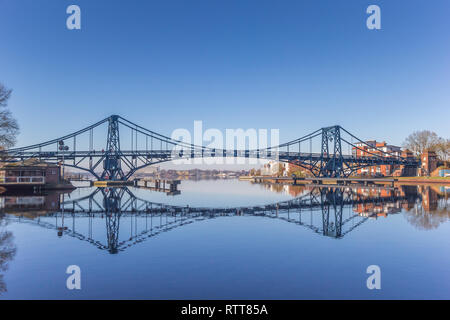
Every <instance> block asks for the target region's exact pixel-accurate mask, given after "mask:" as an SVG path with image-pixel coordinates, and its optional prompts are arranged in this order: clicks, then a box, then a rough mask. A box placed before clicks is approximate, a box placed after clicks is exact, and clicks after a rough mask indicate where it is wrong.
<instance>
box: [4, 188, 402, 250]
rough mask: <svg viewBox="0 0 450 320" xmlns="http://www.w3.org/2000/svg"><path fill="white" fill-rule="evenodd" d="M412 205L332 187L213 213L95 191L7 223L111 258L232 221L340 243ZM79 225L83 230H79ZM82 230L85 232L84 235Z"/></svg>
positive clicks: (128, 194)
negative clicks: (270, 224) (277, 224)
mask: <svg viewBox="0 0 450 320" xmlns="http://www.w3.org/2000/svg"><path fill="white" fill-rule="evenodd" d="M410 200H411V199H408V198H407V197H406V196H402V195H399V194H396V193H394V192H392V193H391V194H390V195H389V196H384V197H379V196H377V197H370V196H364V195H361V194H358V193H357V192H355V191H354V189H351V188H341V187H339V188H331V187H330V188H313V189H312V190H309V191H308V192H306V193H304V194H303V195H301V196H299V197H297V198H295V199H292V200H288V201H283V202H278V203H274V204H268V205H261V206H246V207H233V208H212V207H189V206H174V205H168V204H162V203H155V202H151V201H147V200H144V199H141V198H139V197H137V196H135V195H134V193H133V192H132V191H131V190H130V189H128V188H98V189H96V190H94V191H93V192H92V193H90V194H89V195H87V196H85V197H81V198H79V199H75V200H69V201H64V202H62V203H61V206H60V208H59V210H58V211H57V212H54V213H50V214H47V215H45V216H39V217H37V218H34V219H32V218H27V217H22V216H16V215H8V216H7V219H8V220H9V221H13V222H19V223H27V224H32V225H36V226H39V227H43V228H47V229H51V230H56V231H57V232H58V233H59V235H60V236H62V235H63V234H64V235H67V236H70V237H74V238H77V239H79V240H82V241H86V242H88V243H90V244H92V245H94V246H95V247H97V248H98V249H100V250H106V251H108V252H110V253H112V254H114V253H118V252H121V251H124V250H126V249H127V248H129V247H131V246H134V245H137V244H139V243H141V242H143V241H145V240H147V239H149V238H153V237H155V236H157V235H159V234H161V233H162V232H167V231H171V230H174V229H176V228H179V227H183V226H186V225H189V224H191V223H194V222H200V221H205V220H209V219H215V218H220V217H234V216H255V217H263V218H269V219H279V220H281V221H285V222H288V223H292V224H294V225H298V226H302V227H304V228H307V229H309V230H311V231H313V232H314V233H317V234H319V235H322V236H327V237H331V238H337V239H339V238H342V237H344V236H345V235H346V234H348V233H350V232H352V231H353V230H355V229H356V228H357V227H358V226H360V225H361V224H363V223H364V222H366V221H367V219H368V218H370V217H371V216H373V215H376V213H377V211H376V208H380V207H383V206H390V208H392V209H394V211H393V212H397V211H399V210H400V209H399V208H400V207H399V205H400V203H402V202H404V201H410ZM355 205H360V206H361V205H362V206H365V207H366V208H368V210H367V212H366V214H365V215H361V214H360V213H358V212H354V211H353V208H354V206H355ZM345 209H347V210H345ZM95 221H96V222H97V223H99V222H103V223H105V224H106V243H105V242H102V241H99V240H95V239H94V238H95V237H94V236H93V233H94V231H93V229H94V228H93V222H95ZM76 222H78V225H77V224H76ZM82 222H84V225H83V227H81V226H80V225H79V224H80V223H82ZM126 222H128V224H127V226H126V227H125V226H124V224H126ZM121 225H122V229H120V226H121ZM127 227H129V228H127ZM86 229H87V232H83V230H85V231H86ZM126 229H128V230H129V231H130V233H129V236H128V235H127V236H123V237H119V231H120V230H122V231H121V232H122V233H124V232H126ZM86 233H87V235H86ZM103 234H104V233H102V235H103Z"/></svg>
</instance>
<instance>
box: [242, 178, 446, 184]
mask: <svg viewBox="0 0 450 320" xmlns="http://www.w3.org/2000/svg"><path fill="white" fill-rule="evenodd" d="M255 178H256V179H257V178H258V177H255V176H241V177H239V180H242V181H255ZM279 178H281V179H282V180H283V182H285V183H289V184H290V183H294V179H289V178H288V177H273V179H270V178H266V179H265V182H267V183H279V182H280V181H278V180H279ZM281 179H280V180H281ZM367 179H370V178H367ZM383 179H393V180H395V184H398V185H402V184H440V185H450V177H383V178H373V179H372V181H373V182H374V183H375V184H376V183H377V182H381V181H382V180H383ZM332 180H335V179H333V178H330V182H328V183H331V181H332ZM297 183H302V180H301V179H299V180H297ZM303 183H306V182H303ZM325 183H326V182H325Z"/></svg>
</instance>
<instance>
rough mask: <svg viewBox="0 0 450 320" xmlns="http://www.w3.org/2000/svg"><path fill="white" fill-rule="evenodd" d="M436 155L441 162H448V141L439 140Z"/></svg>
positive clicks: (449, 146) (449, 140)
mask: <svg viewBox="0 0 450 320" xmlns="http://www.w3.org/2000/svg"><path fill="white" fill-rule="evenodd" d="M436 154H437V155H438V157H439V159H441V160H443V161H448V160H450V139H444V138H440V139H439V143H438V144H437V146H436Z"/></svg>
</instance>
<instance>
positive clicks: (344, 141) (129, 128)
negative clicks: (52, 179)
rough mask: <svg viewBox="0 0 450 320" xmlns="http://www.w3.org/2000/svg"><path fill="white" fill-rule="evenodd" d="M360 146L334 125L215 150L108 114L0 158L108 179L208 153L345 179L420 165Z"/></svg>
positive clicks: (4, 152) (1, 153) (124, 177)
mask: <svg viewBox="0 0 450 320" xmlns="http://www.w3.org/2000/svg"><path fill="white" fill-rule="evenodd" d="M105 127H106V130H105V131H106V132H103V133H100V134H98V130H101V128H105ZM94 130H95V131H96V134H95V136H94ZM124 132H126V135H127V137H128V138H129V140H128V143H127V142H125V141H124V139H123V134H124ZM94 137H95V139H94ZM124 144H126V145H127V146H126V147H124ZM361 146H369V145H368V144H367V143H366V142H365V141H363V140H361V139H359V138H358V137H356V136H355V135H353V134H351V133H350V132H349V131H347V130H346V129H344V128H342V127H341V126H339V125H335V126H330V127H325V128H321V129H318V130H316V131H314V132H312V133H309V134H307V135H304V136H302V137H300V138H298V139H295V140H292V141H289V142H287V143H283V144H280V145H277V146H271V147H267V148H261V149H252V150H250V149H246V150H245V149H244V150H237V149H234V150H226V149H216V148H211V147H205V146H198V145H194V144H190V143H186V142H183V141H179V140H175V139H172V138H170V137H167V136H164V135H161V134H159V133H156V132H153V131H151V130H148V129H146V128H144V127H142V126H140V125H137V124H135V123H133V122H130V121H128V120H126V119H124V118H122V117H121V116H118V115H112V116H110V117H108V118H105V119H103V120H101V121H99V122H97V123H94V124H92V125H90V126H88V127H86V128H83V129H81V130H78V131H76V132H73V133H71V134H68V135H65V136H62V137H59V138H56V139H52V140H49V141H45V142H42V143H38V144H34V145H30V146H26V147H19V148H12V149H8V150H2V151H0V162H17V161H24V160H27V159H39V160H40V161H46V162H48V163H55V164H61V165H64V166H68V167H73V168H77V169H80V170H84V171H87V172H89V173H91V174H92V175H93V176H94V177H95V178H96V179H97V180H111V181H125V180H128V179H129V178H130V177H131V176H132V175H133V174H134V173H135V172H136V171H138V170H140V169H142V168H144V167H147V166H150V165H154V164H157V163H162V162H167V161H173V160H179V159H193V158H210V157H212V158H217V157H224V158H227V157H235V158H236V157H242V158H256V159H267V160H276V161H279V162H286V163H291V164H295V165H298V166H300V167H303V168H304V169H307V170H309V171H310V172H311V173H312V174H313V175H314V176H315V177H333V178H334V177H348V176H350V175H351V174H352V173H354V172H355V171H356V170H358V169H360V168H364V167H368V166H378V165H396V166H405V167H417V166H419V162H418V160H417V159H415V158H403V157H401V156H399V155H393V154H389V153H387V152H384V151H383V150H381V149H378V148H376V147H374V146H369V147H370V148H371V150H372V151H371V152H369V151H367V150H365V154H368V156H364V157H360V156H356V155H355V154H354V152H353V151H354V150H357V149H361Z"/></svg>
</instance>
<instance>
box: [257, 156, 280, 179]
mask: <svg viewBox="0 0 450 320" xmlns="http://www.w3.org/2000/svg"><path fill="white" fill-rule="evenodd" d="M280 165H282V164H281V163H279V162H277V161H273V160H271V161H269V162H268V163H266V164H264V165H263V166H262V168H261V175H262V176H276V175H278V171H279V167H280Z"/></svg>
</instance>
